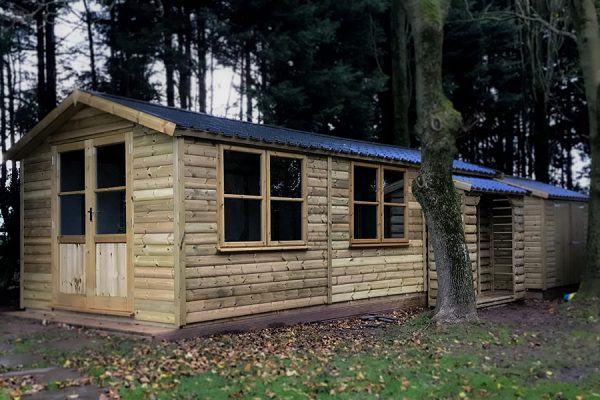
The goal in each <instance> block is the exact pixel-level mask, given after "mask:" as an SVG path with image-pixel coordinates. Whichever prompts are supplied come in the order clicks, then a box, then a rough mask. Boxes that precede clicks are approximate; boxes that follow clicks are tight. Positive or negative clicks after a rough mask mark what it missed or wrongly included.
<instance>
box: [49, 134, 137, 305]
mask: <svg viewBox="0 0 600 400" xmlns="http://www.w3.org/2000/svg"><path fill="white" fill-rule="evenodd" d="M132 141H133V132H132V131H126V132H120V133H113V134H110V135H102V136H101V137H95V138H87V139H86V138H81V139H80V140H77V141H73V142H68V143H62V144H54V145H52V148H51V152H52V175H51V176H52V179H51V180H52V182H51V209H52V216H53V218H52V238H51V248H52V308H55V309H65V310H73V311H84V312H92V313H102V314H111V315H127V316H131V315H132V314H133V300H134V299H133V296H134V266H133V245H134V243H133V238H134V235H133V187H132V183H133V178H132V176H133V165H132ZM116 143H124V145H125V203H126V214H125V215H126V216H125V221H126V233H125V234H120V235H118V236H119V237H118V238H114V241H109V243H117V242H119V243H125V244H126V268H127V297H125V298H123V297H108V296H102V297H101V296H95V289H96V288H95V283H96V272H95V271H96V243H99V242H100V243H101V242H103V240H102V239H105V240H104V242H105V243H106V242H107V241H106V239H110V238H109V236H113V235H105V236H104V235H102V236H100V237H97V235H96V233H95V226H96V215H95V214H94V218H93V221H92V222H90V221H89V219H88V217H87V214H86V218H85V221H86V225H85V226H86V229H85V244H84V246H85V247H84V258H85V263H86V265H85V276H86V282H85V288H86V290H85V293H84V294H83V295H70V294H65V293H60V231H59V229H60V226H59V225H60V214H59V213H60V206H59V204H58V193H59V191H58V184H59V181H60V177H59V174H60V166H59V154H60V153H61V152H65V151H69V150H77V149H83V150H84V152H85V153H84V154H85V158H84V171H85V172H84V173H85V210H88V209H89V208H90V207H92V208H93V210H96V207H95V206H96V204H95V203H96V195H95V194H96V192H95V189H96V184H95V176H96V147H98V146H103V145H110V144H116ZM98 239H99V240H98Z"/></svg>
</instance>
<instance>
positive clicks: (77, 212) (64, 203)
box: [59, 194, 86, 235]
mask: <svg viewBox="0 0 600 400" xmlns="http://www.w3.org/2000/svg"><path fill="white" fill-rule="evenodd" d="M59 199H60V234H61V235H85V217H86V214H85V198H84V195H83V194H70V195H64V196H60V197H59Z"/></svg>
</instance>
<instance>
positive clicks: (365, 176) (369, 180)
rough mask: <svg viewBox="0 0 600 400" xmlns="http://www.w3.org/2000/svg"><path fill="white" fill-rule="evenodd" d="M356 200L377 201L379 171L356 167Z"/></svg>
mask: <svg viewBox="0 0 600 400" xmlns="http://www.w3.org/2000/svg"><path fill="white" fill-rule="evenodd" d="M354 200H359V201H377V169H376V168H366V167H358V166H355V167H354Z"/></svg>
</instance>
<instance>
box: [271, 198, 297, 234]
mask: <svg viewBox="0 0 600 400" xmlns="http://www.w3.org/2000/svg"><path fill="white" fill-rule="evenodd" d="M271 240H273V241H282V240H302V203H300V202H297V201H271Z"/></svg>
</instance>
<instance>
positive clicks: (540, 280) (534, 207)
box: [524, 196, 554, 289]
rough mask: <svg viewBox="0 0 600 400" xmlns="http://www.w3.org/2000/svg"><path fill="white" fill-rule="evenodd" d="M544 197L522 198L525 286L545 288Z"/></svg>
mask: <svg viewBox="0 0 600 400" xmlns="http://www.w3.org/2000/svg"><path fill="white" fill-rule="evenodd" d="M544 203H545V200H544V199H540V198H538V197H530V196H527V197H525V199H524V238H525V259H524V262H525V267H524V268H525V288H526V289H546V278H545V265H546V260H547V258H548V251H552V252H554V249H553V247H550V248H546V245H547V243H546V241H545V240H546V234H547V232H546V229H544V227H545V224H546V220H545V211H544Z"/></svg>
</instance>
